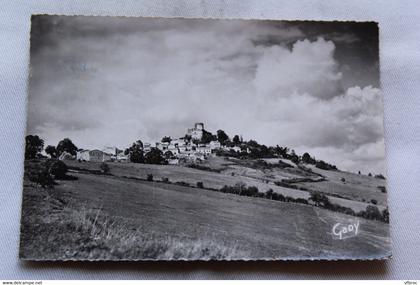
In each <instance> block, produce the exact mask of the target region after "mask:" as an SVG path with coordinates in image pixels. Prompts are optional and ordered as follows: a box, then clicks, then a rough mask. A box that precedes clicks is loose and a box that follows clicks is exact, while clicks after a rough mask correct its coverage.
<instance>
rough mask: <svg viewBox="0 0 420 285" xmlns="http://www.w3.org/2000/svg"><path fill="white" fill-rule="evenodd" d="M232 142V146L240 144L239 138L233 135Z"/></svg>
mask: <svg viewBox="0 0 420 285" xmlns="http://www.w3.org/2000/svg"><path fill="white" fill-rule="evenodd" d="M232 141H233V143H234V144H236V145H238V144H240V143H241V139H240V138H239V136H238V135H235V136H234V137H233V139H232Z"/></svg>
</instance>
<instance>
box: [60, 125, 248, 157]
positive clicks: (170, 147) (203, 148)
mask: <svg viewBox="0 0 420 285" xmlns="http://www.w3.org/2000/svg"><path fill="white" fill-rule="evenodd" d="M223 133H224V132H223ZM132 149H136V150H138V151H141V152H142V153H143V155H145V156H147V154H148V153H150V152H152V151H153V149H157V150H159V151H160V152H161V153H162V154H163V156H164V157H165V159H166V161H167V163H168V164H179V163H180V162H199V161H203V160H205V159H206V158H208V157H209V156H211V155H216V152H217V151H219V150H222V151H227V152H234V153H240V152H243V151H245V152H249V151H250V150H249V149H248V148H241V147H240V146H238V145H229V144H223V145H222V144H221V142H220V140H218V138H217V136H215V135H212V134H211V133H209V132H207V131H206V130H205V129H204V124H203V123H195V124H194V127H193V128H189V129H188V130H187V133H186V134H185V136H184V137H181V138H177V139H171V138H170V137H163V138H162V140H161V141H159V142H155V143H153V144H152V143H149V142H145V143H143V142H141V141H137V142H135V143H134V144H133V146H131V147H130V148H128V149H126V150H125V151H123V150H121V149H118V148H117V147H104V148H103V149H102V150H99V149H93V150H79V151H77V154H76V159H77V160H80V161H100V162H104V161H132V159H130V156H131V155H133V153H132V152H131V151H130V150H132ZM66 156H67V157H66ZM69 158H70V157H69V155H68V154H62V157H61V159H69Z"/></svg>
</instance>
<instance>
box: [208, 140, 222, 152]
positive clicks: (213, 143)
mask: <svg viewBox="0 0 420 285" xmlns="http://www.w3.org/2000/svg"><path fill="white" fill-rule="evenodd" d="M209 146H210V149H212V150H213V149H219V148H220V147H221V146H222V145H221V144H220V142H219V141H211V142H210V143H209Z"/></svg>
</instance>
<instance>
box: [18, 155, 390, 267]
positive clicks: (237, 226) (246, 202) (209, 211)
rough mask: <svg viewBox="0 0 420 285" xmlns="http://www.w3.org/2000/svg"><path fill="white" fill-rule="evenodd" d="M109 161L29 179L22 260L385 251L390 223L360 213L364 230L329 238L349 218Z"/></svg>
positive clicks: (364, 255)
mask: <svg viewBox="0 0 420 285" xmlns="http://www.w3.org/2000/svg"><path fill="white" fill-rule="evenodd" d="M83 165H89V163H86V164H83ZM121 165H124V164H121ZM127 166H130V165H127ZM122 167H123V166H122ZM29 168H30V167H29ZM110 168H111V173H112V174H114V175H109V176H105V175H95V174H90V173H73V175H75V176H77V178H78V179H77V180H71V181H58V185H56V186H55V187H54V189H52V191H51V190H47V189H42V188H40V187H35V184H34V183H32V182H30V181H28V180H27V179H26V178H25V181H24V192H23V213H22V229H21V247H20V256H21V258H24V259H30V260H33V259H42V260H51V259H65V260H72V259H94V260H109V259H110V260H121V259H124V260H127V259H128V260H137V259H141V260H148V259H152V260H174V259H175V260H182V259H194V260H209V259H212V260H213V259H231V260H238V259H241V260H242V259H267V260H271V259H278V258H282V259H297V258H307V259H311V258H327V259H332V258H377V257H383V256H386V255H389V246H390V244H389V232H388V225H387V224H385V223H382V222H378V221H369V220H365V219H362V218H359V220H360V223H361V226H360V228H361V233H360V235H359V236H358V237H355V238H352V239H347V240H346V241H345V242H343V241H337V240H335V239H333V238H332V236H331V229H332V226H333V225H334V224H335V223H337V222H350V221H354V219H355V217H351V216H347V215H344V214H340V213H334V212H331V211H328V210H323V209H319V208H316V207H312V206H308V205H300V204H292V203H281V202H276V201H271V200H267V199H256V198H251V197H243V196H238V195H231V194H224V193H220V192H214V191H207V190H203V189H199V188H192V187H186V186H181V185H175V184H166V183H158V182H151V181H144V180H134V179H128V178H122V177H118V176H117V175H116V174H115V167H114V165H113V164H110ZM122 169H123V168H121V169H120V171H122ZM191 170H194V169H191ZM131 171H132V168H128V172H130V173H131ZM167 171H168V170H165V175H163V176H165V177H166V176H167ZM122 173H124V172H122ZM126 174H127V173H126Z"/></svg>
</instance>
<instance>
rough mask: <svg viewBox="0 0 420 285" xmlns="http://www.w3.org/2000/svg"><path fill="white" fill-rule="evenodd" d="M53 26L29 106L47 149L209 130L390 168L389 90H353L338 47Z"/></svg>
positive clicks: (158, 26)
mask: <svg viewBox="0 0 420 285" xmlns="http://www.w3.org/2000/svg"><path fill="white" fill-rule="evenodd" d="M52 22H53V23H52V24H51V25H52V26H53V27H52V28H51V29H50V32H49V33H48V34H46V35H44V36H45V37H48V41H41V40H40V41H39V42H41V43H42V45H40V46H39V47H38V48H37V49H36V50H35V52H34V53H32V54H31V70H32V72H31V73H32V78H31V81H30V95H29V104H28V132H29V133H37V134H39V135H41V136H42V137H44V138H45V140H46V142H47V144H56V143H57V142H58V141H59V140H60V139H62V138H64V137H70V138H72V139H73V140H74V142H75V143H76V145H78V146H79V147H82V148H100V147H102V146H104V145H116V146H119V147H126V146H128V145H129V144H131V143H132V142H133V141H135V140H137V139H142V140H143V141H149V142H153V141H155V140H158V139H159V138H161V137H162V136H164V135H170V136H172V137H179V136H182V135H184V134H185V131H186V128H188V127H191V126H192V124H193V123H194V122H204V123H205V125H206V128H207V129H208V130H210V131H213V132H215V131H216V130H217V129H224V130H225V131H226V132H227V133H228V134H230V135H231V136H233V135H234V134H242V135H243V136H244V138H245V139H256V140H258V141H259V142H261V143H265V144H268V145H275V144H279V145H286V146H289V147H292V148H295V149H296V150H302V151H308V152H310V153H311V154H314V155H317V156H319V157H320V158H322V159H325V160H327V161H328V160H331V161H334V162H336V163H337V164H338V166H339V167H340V166H343V167H346V168H347V167H349V168H348V169H356V168H357V167H358V164H359V163H361V161H362V160H363V159H364V161H369V163H368V164H369V165H371V166H372V168H374V169H382V165H383V151H382V149H381V148H380V146H381V145H383V143H382V139H383V130H382V105H381V100H380V92H379V89H377V88H374V87H364V86H360V87H359V86H355V87H352V88H348V89H347V90H343V87H342V80H343V75H342V74H341V73H340V71H339V70H340V62H338V61H337V60H336V59H335V57H334V54H335V53H336V49H337V47H336V45H335V44H334V43H333V42H332V41H327V40H325V39H323V38H318V39H317V40H316V41H309V40H307V39H305V35H304V34H303V33H302V31H301V30H300V29H298V28H296V27H293V26H291V25H287V24H281V23H278V22H272V21H268V22H260V21H239V20H238V21H236V20H229V21H200V20H179V19H125V18H101V17H64V18H58V19H55V20H54V21H52ZM39 37H42V35H39ZM381 151H382V152H381ZM375 165H376V166H375Z"/></svg>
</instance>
